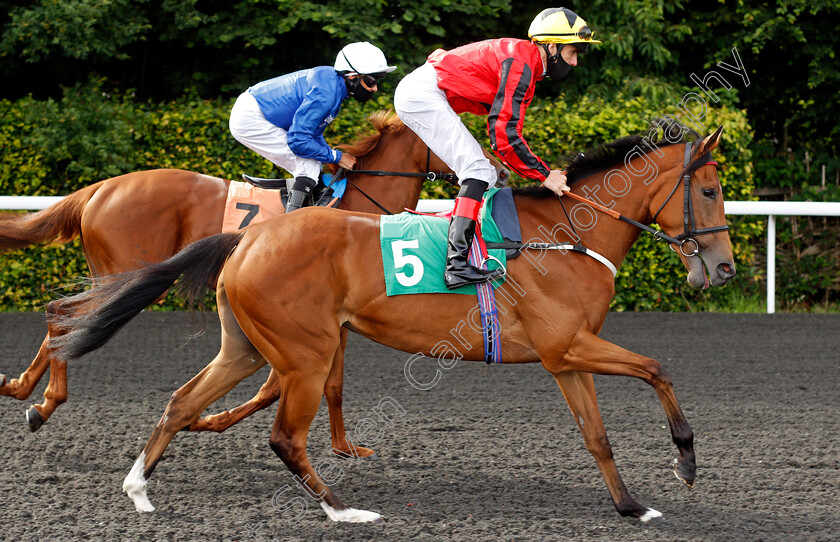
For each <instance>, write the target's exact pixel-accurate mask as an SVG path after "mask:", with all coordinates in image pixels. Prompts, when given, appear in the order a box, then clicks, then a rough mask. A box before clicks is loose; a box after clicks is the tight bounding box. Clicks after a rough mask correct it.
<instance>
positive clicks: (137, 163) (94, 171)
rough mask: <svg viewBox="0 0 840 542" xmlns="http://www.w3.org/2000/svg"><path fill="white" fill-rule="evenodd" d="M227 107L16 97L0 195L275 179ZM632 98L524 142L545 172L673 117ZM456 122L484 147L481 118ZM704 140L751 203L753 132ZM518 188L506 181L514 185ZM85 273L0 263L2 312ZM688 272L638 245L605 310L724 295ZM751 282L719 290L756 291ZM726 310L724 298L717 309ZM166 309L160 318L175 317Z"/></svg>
mask: <svg viewBox="0 0 840 542" xmlns="http://www.w3.org/2000/svg"><path fill="white" fill-rule="evenodd" d="M390 98H391V97H390V96H387V95H386V96H380V97H378V98H377V99H376V100H372V101H371V102H369V103H368V104H365V105H361V104H358V103H356V102H354V101H352V100H349V101H348V102H346V106H345V108H344V110H343V111H342V114H341V115H339V117H338V119H336V120H335V121H334V122H333V124H332V125H331V126H330V129H329V130H328V132H327V134H326V135H327V138H328V140H330V141H332V142H333V143H339V142H346V141H350V140H352V139H353V137H354V136H355V135H356V134H357V133H358V132H362V131H368V130H369V124H368V123H367V121H366V120H365V119H366V118H367V116H368V115H369V114H370V113H371V112H373V111H375V110H377V109H381V108H387V107H390V101H389V100H390ZM232 105H233V99H227V100H212V101H209V100H199V99H196V98H191V97H185V98H182V99H181V100H178V101H175V102H167V103H146V102H143V103H139V102H137V101H135V100H133V99H132V98H131V97H129V96H107V95H105V94H103V93H102V92H101V91H100V90H99V87H98V86H97V85H95V84H93V85H88V86H84V87H76V88H73V89H69V90H67V91H66V92H65V95H64V98H63V99H62V100H61V101H60V102H57V101H52V100H48V101H37V100H34V99H32V98H25V99H21V100H18V101H16V102H9V101H0V119H2V121H0V122H2V124H0V148H2V149H3V151H2V154H0V194H15V195H64V194H68V193H70V192H72V191H74V190H77V189H79V188H81V187H83V186H87V185H89V184H91V183H93V182H96V181H99V180H101V179H105V178H108V177H113V176H115V175H119V174H122V173H126V172H129V171H136V170H142V169H151V168H158V167H176V168H182V169H188V170H195V171H200V172H202V173H207V174H210V175H216V176H221V177H225V178H237V177H238V176H239V174H240V173H242V172H250V173H252V174H256V175H261V176H273V175H280V174H281V172H280V171H279V170H278V169H277V168H275V167H274V166H273V165H272V164H270V163H269V162H267V161H266V160H264V159H262V158H260V157H259V156H257V155H256V154H255V153H253V152H251V151H248V150H247V149H245V148H244V147H242V146H241V145H240V144H238V143H237V142H236V141H235V140H234V139H233V137H232V136H231V135H230V133H229V131H228V128H227V121H228V114H229V111H230V108H231V106H232ZM669 105H670V104H668V103H654V102H652V101H645V100H643V99H641V98H638V97H626V98H619V99H616V100H613V101H611V102H609V103H607V102H603V101H601V100H598V99H594V98H593V99H583V100H581V101H579V102H577V103H569V102H567V101H566V100H565V98H564V97H563V96H560V97H558V98H556V99H553V100H544V101H537V102H535V103H534V104H532V106H531V107H530V108H529V110H528V117H527V118H526V123H525V124H526V129H525V130H526V132H525V135H526V138H527V139H528V142H529V144H530V145H531V147H532V148H533V149H534V150H535V152H537V153H538V154H539V155H541V156H543V157H544V158H545V159H546V160H548V161H549V163H551V164H552V165H553V166H557V167H559V166H562V165H564V164H566V163H568V161H569V159H570V157H572V156H574V155H575V154H576V153H577V152H579V151H582V150H585V149H586V148H590V147H593V146H596V145H599V144H601V143H604V142H608V141H611V140H613V139H615V138H617V137H620V136H623V135H628V134H632V133H640V132H642V131H644V130H645V129H646V122H645V120H644V119H650V118H653V117H657V116H662V115H665V114H668V113H674V112H675V111H674V109H675V108H674V106H673V105H670V107H669ZM464 120H465V121H466V122H467V124H468V126H469V127H470V129H471V130H472V131H473V133H474V134H475V135H476V137H477V138H478V139H479V142H481V143H482V144H483V145H485V146H487V147H489V141H488V139H487V134H486V126H485V119H484V118H482V117H476V116H472V115H465V116H464ZM707 121H708V124H707V126H708V127H709V131H712V129H713V128H715V127H717V126H718V125H719V124H723V125H724V133H723V144H722V146H721V148H720V151H719V152H718V153H717V154H716V159H717V160H718V161H719V162H720V164H721V167H720V168H719V171H720V177H721V182H722V184H723V187H724V192H725V196H726V198H727V199H738V200H742V199H749V195H750V194H751V192H752V189H753V172H752V162H751V155H750V152H749V145H750V142H751V139H752V131H751V129H750V126H749V124H748V122H747V119H746V116H745V114H744V112H743V111H740V110H737V109H732V108H729V107H726V106H723V107H721V108H718V109H714V110H710V111H709V113H708V115H707ZM524 182H526V181H523V180H522V179H514V181H513V183H514V184H522V183H524ZM453 195H454V192H453V190H452V189H451V188H450V187H448V186H445V185H441V184H436V185H429V186H427V187H426V188H425V190H424V193H423V197H425V198H434V197H452V196H453ZM731 223H732V225H733V231H732V238H733V243H734V247H735V253H736V262H737V264H738V266H739V268H740V269H742V270H744V269H747V268H748V267H749V265H750V263H751V261H752V251H751V249H750V244H749V240H750V239H751V238H756V236H759V237H760V235H761V228H760V227H759V225H758V223H757V222H756V221H749V220H737V219H736V220H733V221H731ZM85 269H86V264H85V263H84V259H83V257H82V255H81V252H80V251H79V250H78V243H76V244H70V245H67V246H65V247H50V248H44V247H38V248H33V249H26V250H20V251H13V252H9V253H6V254H3V255H0V310H7V311H8V310H33V309H37V308H40V307H42V306H43V305H44V304H45V303H46V302H48V301H49V300H50V299H53V298H55V297H56V295H57V293H58V291H57V289H58V288H60V287H61V286H62V285H64V284H67V283H69V282H71V281H72V280H73V279H75V278H76V277H78V276H79V275H80V274H81V273H82V271H83V270H85ZM685 274H686V272H685V269H684V268H683V266H682V264H681V263H680V262H679V260H678V258H677V257H676V256H675V255H674V254H673V253H672V252H671V251H670V250H668V248H667V247H666V246H665V245H664V244H662V243H655V242H654V241H653V240H652V238H651V237H650V236H647V235H644V236H642V237H641V238H640V240H639V242H638V243H636V245H635V246H634V248H633V250H632V251H631V253H630V255H629V256H628V258H627V259H626V260H625V262H624V264H623V265H622V267H621V269H620V270H619V276H618V278H617V293H616V297H615V301H614V302H613V308H614V310H667V311H673V310H685V309H686V308H687V307H689V306H690V304H694V303H704V302H706V301H714V299H715V296H725V295H729V296H730V297H731V295H732V294H726V293H719V292H717V291H715V290H712V291H710V292H707V293H700V292H698V291H696V290H694V289H692V288H690V287H688V286H687V285H685ZM753 282H754V281H752V280H751V279H750V278H749V277H744V278H742V279H740V282H737V281H736V283H735V284H734V285H730V286H728V287H727V288H728V289H729V290H730V291H731V290H732V289H748V288H753V287H754V285H753ZM721 299H723V298H721ZM179 307H181V304H180V303H179V302H178V301H176V300H173V299H169V298H168V299H167V300H166V302H165V303H164V304H163V305H162V308H179Z"/></svg>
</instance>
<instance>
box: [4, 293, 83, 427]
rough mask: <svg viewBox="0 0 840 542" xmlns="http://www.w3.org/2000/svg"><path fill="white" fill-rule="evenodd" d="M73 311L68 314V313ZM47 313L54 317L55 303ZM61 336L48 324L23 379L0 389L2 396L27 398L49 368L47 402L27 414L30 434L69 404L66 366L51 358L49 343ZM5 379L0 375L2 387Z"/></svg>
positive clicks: (30, 409)
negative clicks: (60, 407) (64, 405)
mask: <svg viewBox="0 0 840 542" xmlns="http://www.w3.org/2000/svg"><path fill="white" fill-rule="evenodd" d="M71 311H72V308H70V309H67V310H66V311H65V312H67V313H69V312H71ZM47 313H50V314H55V313H56V310H55V303H50V304H49V305H48V306H47ZM59 335H61V332H60V331H59V330H57V329H55V326H54V325H53V324H49V327H48V330H47V336H46V338H45V339H44V342H43V343H41V348H40V349H39V350H38V354H37V355H36V356H35V359H34V360H33V361H32V363H31V364H30V365H29V367H28V368H27V369H26V370H25V371H24V372H23V373H21V375H20V377H18V378H16V379H13V380H12V381H10V382H9V383H8V384H6V385H5V386H0V395H7V396H10V397H14V398H15V399H20V400H21V401H23V400H25V399H26V398H28V397H29V396H30V395H31V394H32V391H33V390H34V389H35V386H37V385H38V382H40V381H41V378H42V377H43V376H44V373H45V372H46V371H47V368H49V369H50V382H49V385H47V389H46V390H44V402H43V403H42V404H36V405H32V406H30V407H29V409H27V411H26V421H27V423H28V424H29V430H30V431H37V430H38V429H40V428H41V426H42V425H44V423H45V422H46V421H47V420H48V419H49V418H50V416H52V413H53V412H55V409H56V408H58V407H59V405H61V404H62V403H64V402H66V401H67V363H65V362H64V361H62V360H59V359H56V358H54V357H53V356H52V352H51V350H50V348H49V343H50V340H51V339H52V338H53V337H57V336H59ZM3 380H4V378H3V377H2V376H0V384H1V383H2V381H3Z"/></svg>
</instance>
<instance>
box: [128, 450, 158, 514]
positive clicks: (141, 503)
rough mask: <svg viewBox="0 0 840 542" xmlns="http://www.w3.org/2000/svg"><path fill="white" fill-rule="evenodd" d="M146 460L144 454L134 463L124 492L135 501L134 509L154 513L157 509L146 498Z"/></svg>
mask: <svg viewBox="0 0 840 542" xmlns="http://www.w3.org/2000/svg"><path fill="white" fill-rule="evenodd" d="M145 459H146V453H145V452H143V453H142V454H140V457H138V458H137V461H135V462H134V466H133V467H131V472H129V473H128V476H126V477H125V481H124V482H123V491H125V492H126V493H128V496H129V497H131V500H132V501H134V508H136V509H137V511H138V512H154V511H155V507H154V506H152V503H151V502H149V498H148V497H147V496H146V479H145V478H144V477H143V472H145V470H146V464H145Z"/></svg>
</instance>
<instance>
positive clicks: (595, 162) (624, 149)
mask: <svg viewBox="0 0 840 542" xmlns="http://www.w3.org/2000/svg"><path fill="white" fill-rule="evenodd" d="M651 125H652V128H655V129H656V130H659V129H661V130H662V133H663V135H662V137H660V139H659V140H657V141H654V142H653V143H651V142H650V140H649V139H648V138H647V136H642V135H630V136H624V137H620V138H618V139H616V140H615V141H612V142H610V143H605V144H604V145H602V146H600V147H595V148H593V149H589V150H587V151H585V152H584V153H583V154H578V155H577V157H576V158H575V159H574V160H572V162H571V163H570V164H569V166H568V168H566V178H567V181H566V182H567V184H569V185H572V184H573V183H575V182H577V181H579V180H581V179H584V178H586V177H589V176H590V175H594V174H595V173H598V172H600V171H604V170H606V169H611V168H612V167H613V166H616V165H618V164H623V163H624V157H625V156H627V154H629V153H630V152H631V151H632V150H633V149H635V148H636V146H637V145H638V148H639V149H641V150H642V152H643V153H644V154H648V153H650V152H651V151H653V149H654V147H659V148H661V147H668V146H671V145H677V144H681V143H687V142H688V141H697V140H699V139H701V138H702V136H701V135H700V134H699V133H697V132H696V131H694V130H692V129H690V128H688V127H687V126H685V125H684V124H679V123H677V122H676V121H674V120H672V119H653V120H652V121H651ZM671 130H680V131H681V132H683V136H682V137H681V138H680V140H679V141H676V142H674V141H669V140H667V139H666V138H665V135H664V134H665V133H668V132H669V131H671ZM686 130H688V131H687V132H686ZM686 136H690V139H686ZM513 191H514V193H515V194H518V195H522V196H530V197H534V198H548V197H552V196H554V192H552V191H551V190H544V189H543V188H542V185H539V184H538V185H530V186H524V187H521V188H514V189H513Z"/></svg>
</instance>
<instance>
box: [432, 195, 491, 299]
mask: <svg viewBox="0 0 840 542" xmlns="http://www.w3.org/2000/svg"><path fill="white" fill-rule="evenodd" d="M487 186H488V185H487V183H485V182H484V181H479V180H478V179H465V180H464V181H463V182H462V183H461V191H460V192H459V193H458V199H456V200H455V212H454V213H453V214H452V220H451V221H450V222H449V242H448V248H447V252H446V271H445V272H444V275H443V280H444V282H446V287H447V288H449V289H450V290H451V289H453V288H459V287H461V286H465V285H467V284H477V283H481V282H488V281H491V280H495V279H498V278H501V277H502V276H503V275H504V271H502V270H501V269H493V270H492V271H489V270H488V271H486V270H484V269H478V268H476V267H473V266H472V265H470V263H469V260H468V258H469V255H470V247H471V246H472V242H473V238H474V237H475V224H476V220H478V211H479V209H480V202H481V196H482V195H483V194H484V192H485V191H487Z"/></svg>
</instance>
